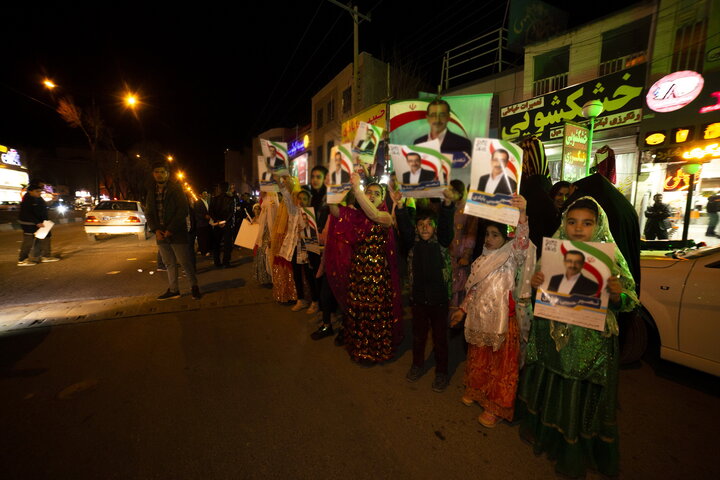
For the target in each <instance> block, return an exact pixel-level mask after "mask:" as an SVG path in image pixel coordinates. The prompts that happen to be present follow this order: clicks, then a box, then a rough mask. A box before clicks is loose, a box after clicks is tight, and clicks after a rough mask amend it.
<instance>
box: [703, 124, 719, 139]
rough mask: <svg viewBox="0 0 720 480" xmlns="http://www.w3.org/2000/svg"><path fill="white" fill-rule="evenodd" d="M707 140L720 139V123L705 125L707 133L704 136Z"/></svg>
mask: <svg viewBox="0 0 720 480" xmlns="http://www.w3.org/2000/svg"><path fill="white" fill-rule="evenodd" d="M703 138H704V139H705V140H712V139H715V138H720V122H716V123H709V124H707V125H705V133H704V135H703Z"/></svg>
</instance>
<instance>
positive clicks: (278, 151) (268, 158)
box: [260, 138, 289, 174]
mask: <svg viewBox="0 0 720 480" xmlns="http://www.w3.org/2000/svg"><path fill="white" fill-rule="evenodd" d="M260 148H261V149H262V154H263V157H265V163H266V165H267V166H266V168H265V169H266V170H267V171H270V172H274V173H277V174H285V173H287V174H289V168H288V165H289V157H288V151H287V143H285V142H275V141H272V140H265V139H264V138H261V139H260Z"/></svg>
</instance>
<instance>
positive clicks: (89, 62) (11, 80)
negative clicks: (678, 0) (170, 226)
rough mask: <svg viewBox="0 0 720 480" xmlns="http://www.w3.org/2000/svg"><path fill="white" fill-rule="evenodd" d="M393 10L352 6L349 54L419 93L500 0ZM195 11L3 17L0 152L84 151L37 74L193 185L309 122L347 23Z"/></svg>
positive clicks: (315, 12) (283, 9)
mask: <svg viewBox="0 0 720 480" xmlns="http://www.w3.org/2000/svg"><path fill="white" fill-rule="evenodd" d="M401 3H402V4H403V5H405V6H407V5H408V4H409V2H396V1H391V0H364V1H359V2H358V6H359V10H360V12H361V13H366V14H367V13H370V15H371V17H372V20H371V22H369V23H368V22H363V23H362V24H361V26H360V50H361V51H368V52H369V53H371V54H372V55H373V56H375V57H377V58H380V59H384V60H387V59H391V58H393V56H394V55H399V56H400V57H402V58H403V59H407V60H409V61H411V62H413V63H415V64H417V65H418V66H419V67H420V68H421V69H422V70H423V71H425V72H427V81H428V82H429V84H431V85H437V83H438V81H439V78H440V64H441V58H442V54H443V52H444V51H445V50H446V49H448V48H452V47H454V46H456V45H458V44H460V43H462V42H464V41H467V40H469V39H471V38H474V37H476V36H479V35H480V34H482V33H485V32H487V31H490V30H494V29H496V28H498V27H499V26H500V25H501V24H502V22H503V19H504V18H505V13H506V11H505V10H506V4H505V3H503V2H479V1H453V0H448V1H444V2H439V5H438V9H437V10H436V11H429V10H428V9H427V8H424V7H419V5H420V4H414V5H418V7H415V8H414V9H413V11H404V9H403V8H400V4H401ZM547 3H551V4H554V5H556V6H559V7H561V8H566V9H568V10H569V5H572V4H573V3H572V2H563V1H550V2H547ZM608 3H610V2H608ZM174 5H177V4H174ZM203 5H204V4H202V3H200V4H194V5H193V7H192V8H185V9H176V8H169V7H159V6H148V5H147V4H145V5H138V6H133V5H129V4H126V3H124V4H118V5H116V6H112V7H108V6H104V7H102V8H100V7H89V8H79V7H69V6H67V5H63V6H62V7H59V6H58V7H48V8H42V9H40V8H37V9H33V8H23V9H19V8H13V7H7V6H4V7H3V17H4V18H3V38H4V40H3V46H2V47H1V48H2V57H1V59H2V62H3V67H2V72H3V74H2V78H0V105H2V115H1V116H0V118H1V119H0V144H3V145H8V146H15V147H16V146H32V147H53V146H73V145H75V146H81V147H85V146H87V143H86V142H85V139H84V137H83V136H82V134H81V133H80V132H79V131H78V130H76V129H71V128H69V127H67V126H66V125H65V124H64V122H63V121H62V119H61V118H60V117H59V115H58V114H57V113H56V112H55V111H54V109H53V106H54V105H55V101H54V99H53V98H52V97H51V95H50V94H49V92H48V91H47V90H45V89H44V88H43V87H42V85H41V82H42V80H43V78H44V77H46V76H47V77H49V78H51V79H52V80H53V81H54V82H55V83H56V84H57V85H58V88H57V89H56V90H55V99H56V98H57V97H58V96H60V95H64V94H70V95H72V97H73V98H74V99H75V100H76V102H77V103H78V104H79V105H81V106H82V105H89V104H90V103H91V102H92V101H93V99H94V101H95V102H96V104H97V105H98V106H99V107H100V109H101V112H102V116H103V119H104V121H105V123H106V124H107V125H108V126H109V127H110V128H111V129H112V131H113V135H114V138H115V141H116V144H117V146H118V148H119V149H120V150H121V151H128V150H129V149H130V148H131V147H132V146H133V145H134V144H136V143H137V142H141V141H154V142H157V143H159V144H160V145H161V146H162V149H163V150H165V151H167V152H168V153H172V154H173V155H175V156H176V158H177V159H178V160H179V162H180V163H181V165H182V166H183V167H184V168H185V169H187V170H189V173H190V175H191V176H192V177H194V178H196V179H197V181H198V182H202V183H207V182H213V181H218V180H221V179H222V178H221V177H222V168H223V167H222V162H223V151H224V150H225V149H226V148H231V149H232V148H240V147H242V146H245V145H249V144H250V139H251V138H252V137H253V136H255V135H257V134H258V133H260V132H262V131H264V130H266V129H268V128H273V127H293V126H295V125H300V126H302V125H306V124H308V123H309V122H310V102H311V97H312V95H313V94H314V93H315V92H317V91H318V90H319V89H320V88H322V86H323V85H325V84H326V83H327V82H328V81H329V80H330V79H332V77H333V76H335V75H336V74H337V73H338V72H339V71H340V70H341V69H342V68H344V67H345V66H346V65H348V64H349V63H351V62H352V19H351V17H350V15H349V14H348V13H346V12H345V11H343V10H342V9H341V8H340V7H338V6H336V5H334V4H332V3H330V2H328V1H303V2H282V3H280V2H278V3H272V2H259V5H256V6H253V7H247V6H243V7H242V8H241V7H217V8H212V7H207V6H203ZM601 8H605V10H604V11H602V10H597V9H595V10H593V11H590V9H584V10H580V11H571V12H570V25H579V24H582V23H585V22H587V21H589V20H591V19H592V18H595V17H598V16H600V15H602V14H607V13H609V12H610V11H612V9H611V8H610V7H608V6H605V7H601ZM126 86H127V87H128V88H130V89H131V90H133V91H135V92H138V93H139V95H140V97H141V101H142V103H143V104H142V106H141V107H140V108H139V109H138V111H137V117H135V116H133V114H132V113H131V112H130V111H127V110H126V109H124V108H123V106H122V101H121V100H122V99H121V97H122V93H123V92H124V90H125V87H126Z"/></svg>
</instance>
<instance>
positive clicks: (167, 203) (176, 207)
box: [145, 162, 200, 300]
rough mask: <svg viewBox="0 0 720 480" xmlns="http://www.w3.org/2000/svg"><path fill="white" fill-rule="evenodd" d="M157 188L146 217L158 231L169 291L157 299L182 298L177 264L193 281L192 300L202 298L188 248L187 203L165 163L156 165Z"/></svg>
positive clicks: (151, 197)
mask: <svg viewBox="0 0 720 480" xmlns="http://www.w3.org/2000/svg"><path fill="white" fill-rule="evenodd" d="M152 174H153V178H154V179H155V184H154V187H153V188H151V191H149V192H148V196H147V205H146V208H145V217H146V218H147V223H148V225H149V227H150V229H151V230H153V231H154V232H155V239H156V241H157V245H158V249H159V250H160V255H161V256H162V259H163V262H164V263H165V266H166V267H167V273H168V284H169V287H168V290H167V291H166V292H165V293H163V294H162V295H160V296H159V297H157V299H158V300H169V299H171V298H179V297H180V288H179V286H178V268H177V267H178V263H179V264H180V265H181V266H182V268H183V270H185V273H186V275H187V278H188V280H189V281H190V287H191V291H192V298H194V299H195V300H199V299H200V288H199V287H198V281H197V277H196V276H195V267H194V266H193V262H192V259H191V258H190V250H189V248H188V227H187V216H188V211H189V207H188V201H187V198H186V197H185V192H183V189H182V187H181V186H180V185H178V184H177V183H175V182H173V181H171V180H170V168H169V167H168V165H167V164H166V163H164V162H157V163H155V164H153V170H152Z"/></svg>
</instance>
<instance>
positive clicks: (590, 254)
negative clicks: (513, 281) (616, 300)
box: [535, 238, 615, 331]
mask: <svg viewBox="0 0 720 480" xmlns="http://www.w3.org/2000/svg"><path fill="white" fill-rule="evenodd" d="M614 258H615V244H614V243H600V242H575V241H571V240H560V239H556V238H544V239H543V250H542V257H541V264H542V273H543V275H544V277H545V278H544V281H543V284H542V285H541V286H540V287H539V288H538V290H537V296H536V300H535V315H536V316H539V317H543V318H547V319H548V320H555V321H558V322H563V323H568V324H571V325H577V326H580V327H585V328H592V329H593V330H600V331H603V330H605V316H606V315H607V307H608V302H609V300H610V294H609V293H608V291H607V279H608V278H610V276H611V275H613V271H612V267H613V265H614Z"/></svg>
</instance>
